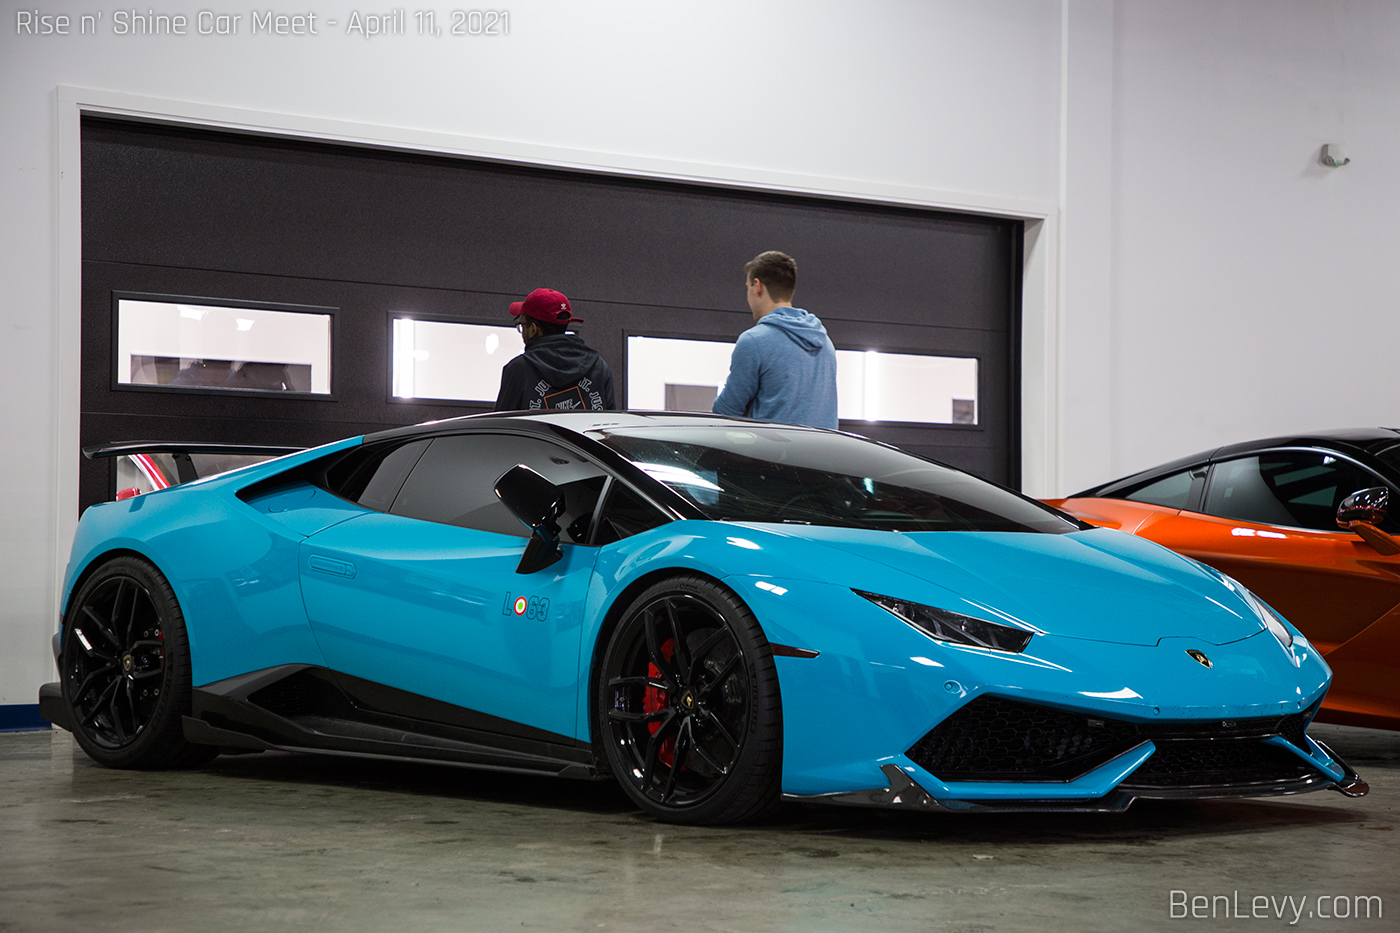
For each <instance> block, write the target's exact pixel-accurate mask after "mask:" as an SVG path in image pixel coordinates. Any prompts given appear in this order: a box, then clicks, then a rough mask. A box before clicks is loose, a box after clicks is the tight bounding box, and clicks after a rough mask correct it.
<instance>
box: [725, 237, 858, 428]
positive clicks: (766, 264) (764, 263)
mask: <svg viewBox="0 0 1400 933" xmlns="http://www.w3.org/2000/svg"><path fill="white" fill-rule="evenodd" d="M744 277H745V280H746V282H747V285H748V298H749V310H750V311H752V312H753V319H754V320H755V321H757V322H758V323H756V324H754V326H753V327H750V328H749V329H748V330H746V331H744V332H743V333H742V334H740V335H739V339H738V340H737V341H736V342H735V343H734V354H733V356H731V357H730V359H729V378H728V379H726V380H725V381H724V388H723V389H722V390H721V391H720V393H719V397H718V398H716V399H715V405H714V411H715V412H716V413H717V414H721V415H744V416H747V417H749V418H756V419H758V420H760V421H778V422H782V423H785V424H807V425H811V426H813V427H817V428H835V427H836V348H835V347H833V346H832V345H831V338H830V337H828V336H827V335H826V328H825V327H823V326H822V322H821V321H820V320H819V319H818V318H817V316H816V315H815V314H812V313H811V312H810V311H803V310H802V309H801V308H794V307H793V306H792V296H793V295H794V294H795V293H796V291H797V262H796V261H795V260H794V259H793V258H792V257H791V256H789V255H788V254H787V253H780V252H778V251H777V250H768V251H767V252H765V253H759V254H758V255H757V256H755V257H754V258H753V259H751V260H750V261H749V262H748V263H746V264H745V266H744Z"/></svg>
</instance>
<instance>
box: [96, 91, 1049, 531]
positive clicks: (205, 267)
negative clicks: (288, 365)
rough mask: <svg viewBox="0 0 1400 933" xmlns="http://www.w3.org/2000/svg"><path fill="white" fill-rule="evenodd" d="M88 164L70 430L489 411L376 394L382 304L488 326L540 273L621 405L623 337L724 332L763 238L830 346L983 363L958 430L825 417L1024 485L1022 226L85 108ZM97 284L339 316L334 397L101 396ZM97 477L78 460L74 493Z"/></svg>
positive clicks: (124, 433) (381, 378)
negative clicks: (565, 304)
mask: <svg viewBox="0 0 1400 933" xmlns="http://www.w3.org/2000/svg"><path fill="white" fill-rule="evenodd" d="M82 161H83V360H84V367H83V369H84V376H83V386H82V439H83V443H84V444H90V443H99V442H103V441H108V440H114V439H130V438H133V437H148V438H160V439H170V440H225V441H231V442H244V443H306V444H310V443H320V442H322V441H327V440H332V439H334V438H337V437H342V436H345V435H348V434H353V433H358V432H361V431H368V430H375V429H378V428H382V427H385V426H389V425H396V424H404V423H410V422H414V421H421V420H427V419H429V418H442V417H451V416H453V415H459V414H469V413H472V412H475V411H482V410H485V407H486V406H482V405H466V404H456V405H441V404H439V405H428V404H420V403H411V404H405V403H401V402H395V401H393V400H391V399H390V398H389V387H388V380H389V369H390V363H389V347H388V322H387V316H388V313H389V312H390V311H401V312H413V313H415V314H419V315H435V316H440V317H445V318H450V319H456V320H462V321H470V322H474V323H494V324H502V323H506V322H507V321H508V317H507V315H506V314H505V305H506V303H507V302H508V301H509V300H513V299H517V298H519V297H520V296H521V295H523V294H524V293H525V292H526V291H528V290H529V289H531V288H534V287H536V286H540V285H549V286H551V287H555V288H559V289H561V290H562V291H564V292H566V293H567V294H568V295H569V296H570V298H571V299H572V300H573V301H574V304H575V309H576V311H577V313H578V314H579V315H580V316H582V317H584V318H585V319H586V321H587V323H586V324H585V325H584V326H583V329H582V333H583V334H584V336H585V337H586V338H587V339H588V341H589V343H590V344H591V345H593V346H595V347H596V348H597V349H598V350H599V351H600V352H602V353H603V354H604V356H605V357H606V358H607V359H608V360H609V361H610V362H611V363H612V364H613V367H614V372H615V374H616V382H617V392H618V401H619V402H620V403H621V402H623V401H625V398H626V394H625V393H626V371H625V352H626V351H625V340H626V336H627V335H628V334H650V335H655V336H681V335H686V336H695V337H706V338H709V339H718V340H726V341H728V340H733V339H734V338H735V337H736V336H737V335H738V334H739V333H740V332H741V331H742V330H744V329H745V328H746V327H748V326H750V325H751V323H752V320H751V318H750V316H749V314H748V312H747V309H746V307H745V304H744V298H743V274H742V266H743V263H744V261H745V260H747V259H749V258H750V257H752V256H753V255H754V254H755V253H757V252H758V251H760V250H763V249H770V248H778V249H783V250H786V251H788V252H790V253H792V254H793V255H795V256H796V257H797V258H798V262H799V264H800V267H801V282H800V288H799V291H798V296H797V299H798V300H797V304H799V305H801V306H804V307H808V308H810V309H811V310H812V311H814V312H816V313H817V314H818V315H820V316H821V317H822V319H823V320H824V321H825V322H826V324H827V327H828V329H829V331H830V332H831V334H832V338H833V340H834V341H835V343H836V345H837V346H838V347H842V348H846V349H867V348H874V349H882V350H889V351H897V352H919V353H934V354H945V355H959V356H976V357H978V358H979V360H980V361H981V367H980V375H979V382H980V386H979V406H978V408H979V422H980V423H979V424H978V425H977V426H976V427H967V426H937V425H920V426H902V425H889V424H880V425H868V424H864V423H860V422H850V423H844V424H843V427H846V428H848V429H850V430H855V431H859V432H860V433H865V434H868V435H870V436H873V437H878V438H880V439H882V440H887V441H890V442H892V443H897V444H899V445H901V446H905V447H907V448H909V449H911V450H915V451H918V452H920V453H925V454H927V455H930V456H934V457H937V458H939V459H943V460H945V461H948V462H951V463H954V464H955V465H957V466H960V467H963V468H965V469H970V470H972V471H974V472H976V473H979V474H981V475H984V476H987V477H989V478H991V479H995V480H998V481H1000V482H1004V483H1010V484H1012V485H1014V484H1015V483H1016V482H1017V481H1018V470H1017V465H1018V460H1019V451H1018V449H1017V442H1018V435H1019V415H1018V412H1017V405H1016V402H1017V399H1018V397H1019V383H1018V376H1017V370H1018V368H1019V361H1018V359H1017V355H1016V346H1017V342H1018V341H1019V291H1020V280H1019V266H1020V253H1019V242H1020V236H1021V229H1020V224H1019V223H1016V222H1011V221H1005V220H999V219H992V218H979V217H970V216H961V215H952V214H942V213H936V212H930V211H917V210H909V209H903V208H891V207H883V206H871V205H862V204H850V203H842V202H832V201H821V200H816V199H803V198H795V197H787V196H778V195H767V194H759V193H751V192H742V191H731V190H724V189H715V188H701V187H692V186H683V185H676V184H669V183H659V182H649V181H638V180H632V179H621V178H613V177H605V176H591V175H583V174H571V173H564V172H554V171H545V170H533V169H527V168H519V167H511V166H502V165H495V164H489V163H480V162H473V161H466V160H457V159H445V158H434V157H422V156H414V155H403V154H395V153H386V152H381V151H376V150H367V149H354V148H348V147H336V146H329V145H314V144H305V143H299V142H289V141H278V140H269V139H263V138H258V137H246V136H238V135H233V134H222V133H212V132H201V131H191V130H183V129H179V128H170V127H156V126H147V125H142V124H135V123H123V122H117V121H110V120H97V119H90V120H85V121H84V123H83V150H82ZM114 292H139V293H149V294H155V295H162V296H180V295H185V296H194V297H203V298H210V299H221V300H238V301H261V302H267V303H271V304H277V305H286V304H297V305H315V306H322V307H332V308H335V309H337V310H336V356H335V359H334V361H333V370H334V371H333V388H334V392H335V396H336V397H335V400H334V401H326V400H317V399H305V398H301V399H290V398H276V397H273V398H230V397H226V396H224V397H221V396H213V395H185V394H173V393H167V394H162V393H160V392H159V391H149V390H144V391H143V390H136V391H132V390H125V391H123V390H115V389H114V388H113V387H112V373H111V371H110V370H111V359H112V353H113V351H112V343H111V339H112V335H111V315H112V296H113V293H114ZM211 432H215V433H217V435H218V436H212V435H211ZM111 482H112V480H111V477H110V465H109V464H105V463H103V464H93V463H85V464H84V466H83V488H82V500H83V504H87V503H89V502H92V501H95V499H99V498H103V497H105V496H106V495H108V494H109V493H110V488H109V487H110V483H111Z"/></svg>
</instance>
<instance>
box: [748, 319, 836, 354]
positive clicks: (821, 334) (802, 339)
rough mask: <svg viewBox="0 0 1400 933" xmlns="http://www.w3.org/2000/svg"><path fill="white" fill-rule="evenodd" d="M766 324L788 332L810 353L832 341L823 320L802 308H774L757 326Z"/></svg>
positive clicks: (793, 339) (792, 338)
mask: <svg viewBox="0 0 1400 933" xmlns="http://www.w3.org/2000/svg"><path fill="white" fill-rule="evenodd" d="M765 324H766V325H767V326H769V327H773V328H776V329H777V330H780V331H782V332H783V333H784V334H787V336H788V337H789V338H790V339H791V340H792V342H793V343H795V344H797V345H798V346H799V347H801V348H802V349H804V350H806V351H807V352H808V353H816V352H817V351H818V350H820V349H821V348H822V347H824V346H826V344H827V343H829V342H830V338H829V337H827V335H826V328H825V327H823V326H822V322H821V320H820V319H819V318H818V317H817V316H816V315H815V314H813V313H812V312H810V311H803V310H802V309H801V308H774V309H773V310H772V311H769V312H768V313H767V314H765V315H764V316H763V320H761V321H759V322H758V325H756V326H762V325H765Z"/></svg>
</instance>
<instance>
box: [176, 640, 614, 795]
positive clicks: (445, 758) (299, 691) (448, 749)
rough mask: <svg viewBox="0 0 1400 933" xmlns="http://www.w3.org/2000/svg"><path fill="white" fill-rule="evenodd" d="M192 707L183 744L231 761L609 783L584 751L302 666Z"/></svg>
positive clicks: (258, 674)
mask: <svg viewBox="0 0 1400 933" xmlns="http://www.w3.org/2000/svg"><path fill="white" fill-rule="evenodd" d="M191 707H192V708H191V714H190V715H189V716H186V717H185V719H184V732H185V738H186V739H188V740H189V741H191V742H195V743H197V744H200V745H213V746H217V747H219V748H222V749H225V750H227V751H229V752H240V751H242V752H256V751H264V750H267V749H280V750H283V751H290V752H310V753H316V754H328V755H346V756H351V757H361V758H386V759H399V760H411V761H422V762H434V763H438V764H449V765H457V766H461V767H469V768H478V769H483V770H490V771H509V772H514V773H522V774H537V775H546V776H553V777H566V778H578V779H583V780H597V779H600V778H601V777H602V776H603V775H601V774H600V773H599V771H598V768H597V767H596V764H595V762H594V759H593V750H592V747H591V746H590V745H589V743H587V742H580V741H579V740H577V739H574V738H571V737H569V736H564V735H556V734H555V733H552V732H547V731H545V730H543V729H535V728H533V727H531V726H525V725H521V724H520V723H516V722H511V721H510V720H506V719H500V718H498V717H495V716H489V715H487V714H485V713H478V712H476V711H474V710H468V709H463V708H462V707H458V706H453V705H451V704H449V703H443V702H441V701H438V700H432V699H429V698H428V697H423V696H419V695H418V694H414V693H409V692H407V691H404V690H398V689H396V688H393V687H386V686H384V685H383V684H377V683H373V682H372V681H366V680H360V679H359V678H355V677H347V676H346V675H343V674H339V673H336V672H334V671H330V670H327V669H325V668H319V667H312V666H309V665H305V664H288V665H283V666H280V667H274V668H268V669H267V670H262V671H255V672H253V673H251V674H243V675H240V676H238V677H231V678H229V679H227V680H222V681H218V682H216V683H212V684H207V685H205V686H203V687H196V688H195V689H194V691H193V696H192V702H191Z"/></svg>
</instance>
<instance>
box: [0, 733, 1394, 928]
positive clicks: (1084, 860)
mask: <svg viewBox="0 0 1400 933" xmlns="http://www.w3.org/2000/svg"><path fill="white" fill-rule="evenodd" d="M1314 735H1317V736H1319V737H1321V738H1323V740H1324V741H1327V742H1329V743H1330V744H1332V746H1333V747H1334V748H1335V749H1336V750H1337V751H1338V753H1339V754H1341V755H1343V756H1344V757H1346V758H1347V759H1348V760H1350V762H1351V763H1352V765H1353V766H1354V767H1355V768H1356V769H1357V770H1358V771H1359V772H1360V773H1361V775H1362V777H1363V778H1365V779H1366V780H1368V781H1369V782H1370V785H1371V794H1370V796H1368V797H1365V798H1362V799H1359V800H1349V799H1346V798H1344V797H1342V796H1341V795H1339V794H1335V793H1331V792H1327V793H1315V794H1309V795H1305V796H1302V797H1291V798H1274V799H1269V800H1251V801H1202V802H1193V803H1165V802H1152V801H1146V802H1139V803H1137V804H1135V805H1134V806H1133V808H1132V809H1131V810H1130V811H1129V812H1128V813H1126V814H1123V815H1118V816H1098V815H1074V814H1053V815H1032V816H1026V815H1012V814H1001V815H994V816H939V815H933V814H901V813H891V812H885V811H869V810H841V809H835V808H815V807H799V806H785V807H783V808H782V809H781V810H779V811H778V812H777V814H776V815H774V816H773V817H771V818H769V819H767V820H766V821H765V822H763V823H761V824H759V825H753V826H743V827H738V828H734V827H729V828H721V829H697V828H677V827H672V826H664V825H659V824H657V823H653V822H651V821H650V820H648V819H646V818H645V817H643V816H642V815H641V814H640V813H639V812H638V811H636V810H634V809H632V808H631V807H630V806H629V805H628V803H627V801H626V800H625V798H623V796H622V794H621V792H620V791H618V790H617V789H616V788H614V787H612V786H610V785H594V784H581V783H574V782H565V781H549V780H541V779H521V778H514V777H505V776H500V775H491V774H478V773H473V772H469V771H459V770H455V769H449V768H433V767H420V766H411V765H410V766H403V765H390V764H380V763H368V762H358V761H346V760H336V759H316V758H303V757H293V756H288V755H281V754H276V755H273V754H264V755H253V756H245V757H236V758H233V757H224V758H220V759H218V760H217V761H215V762H214V763H213V764H212V765H210V766H209V767H207V768H204V769H202V770H198V771H189V772H168V773H147V772H130V771H126V772H124V771H109V770H106V769H103V768H101V767H98V766H97V765H94V764H93V763H92V762H91V761H89V760H88V759H87V758H86V757H85V756H84V755H83V754H82V752H80V751H79V750H78V749H77V747H76V746H75V745H74V743H73V741H72V738H71V737H70V736H69V735H68V733H66V732H53V733H17V734H15V733H12V734H6V735H0V933H16V931H30V930H44V931H48V930H65V931H66V930H79V931H101V930H119V931H138V930H139V931H150V933H159V931H166V930H169V931H196V930H198V931H222V930H238V931H267V930H283V929H307V928H316V929H325V930H335V931H361V930H364V931H398V930H401V931H420V930H444V931H446V930H450V931H467V930H470V931H476V930H521V929H542V930H589V931H597V930H645V931H653V930H657V931H660V930H686V931H710V930H725V931H729V930H736V931H769V930H785V931H786V930H792V931H826V930H880V931H905V930H908V931H920V933H924V931H964V933H972V931H993V930H1033V931H1036V933H1049V931H1053V930H1075V931H1099V930H1103V931H1115V933H1117V931H1138V930H1156V929H1165V930H1171V929H1192V928H1194V929H1223V928H1230V929H1234V928H1238V927H1241V926H1242V927H1244V928H1246V929H1259V930H1265V929H1274V928H1282V927H1287V926H1289V925H1290V924H1289V923H1288V921H1289V920H1292V919H1294V914H1293V910H1292V909H1291V908H1290V907H1288V906H1287V905H1286V904H1285V903H1284V898H1286V897H1289V896H1292V897H1293V898H1294V901H1293V904H1294V905H1297V904H1298V903H1299V901H1300V900H1301V899H1302V898H1304V897H1306V898H1307V900H1306V901H1303V902H1302V911H1301V917H1300V919H1299V920H1298V922H1297V923H1296V925H1295V926H1294V928H1295V929H1307V930H1328V929H1347V930H1396V929H1400V832H1397V829H1398V828H1400V813H1398V812H1397V805H1400V733H1388V732H1377V731H1371V730H1364V729H1349V728H1343V727H1335V726H1318V727H1314ZM1174 890H1175V891H1184V892H1186V894H1185V895H1184V896H1185V897H1191V896H1195V895H1206V896H1214V895H1226V896H1228V897H1230V898H1231V899H1232V900H1231V902H1230V905H1229V911H1230V913H1231V914H1233V912H1234V910H1235V906H1234V903H1235V902H1234V900H1233V898H1234V897H1235V894H1236V892H1238V904H1239V908H1238V909H1239V911H1240V912H1241V913H1245V914H1248V913H1249V912H1250V911H1251V909H1252V907H1253V906H1254V904H1253V902H1252V898H1253V897H1255V896H1256V895H1263V896H1265V897H1270V898H1273V899H1275V900H1276V901H1278V902H1279V903H1280V905H1281V906H1283V909H1284V910H1285V917H1284V919H1282V920H1279V919H1277V918H1276V917H1274V916H1273V907H1272V906H1271V907H1269V908H1268V911H1267V912H1268V913H1269V914H1270V919H1227V914H1226V912H1225V911H1226V904H1225V902H1222V901H1215V902H1214V909H1215V918H1214V919H1208V918H1209V912H1207V915H1206V916H1207V919H1189V918H1188V919H1173V918H1172V916H1171V914H1172V905H1171V900H1172V896H1173V895H1172V894H1171V892H1172V891H1174ZM1337 895H1345V898H1344V899H1343V900H1342V901H1335V900H1332V898H1334V897H1335V896H1337ZM1357 895H1362V896H1377V897H1380V898H1382V899H1383V900H1382V902H1381V904H1380V907H1381V908H1382V909H1383V910H1384V912H1385V916H1384V917H1383V918H1380V917H1376V916H1375V911H1376V905H1375V903H1374V902H1372V904H1371V911H1372V918H1371V919H1370V920H1366V919H1364V918H1363V919H1348V920H1345V921H1342V920H1324V919H1320V918H1319V916H1318V910H1317V907H1318V901H1317V898H1319V897H1325V898H1327V900H1326V901H1324V902H1322V910H1321V913H1323V914H1333V913H1336V914H1338V915H1340V914H1341V913H1343V907H1346V908H1347V909H1348V912H1350V910H1351V909H1353V907H1354V905H1355V903H1356V902H1355V901H1354V899H1353V898H1354V897H1355V896H1357ZM1182 896H1183V895H1177V897H1178V898H1181V897H1182ZM1182 909H1184V908H1178V913H1180V911H1181V910H1182ZM1364 910H1365V906H1364V905H1363V906H1362V912H1363V913H1364ZM1310 912H1311V913H1312V916H1311V917H1310V916H1309V913H1310Z"/></svg>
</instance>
